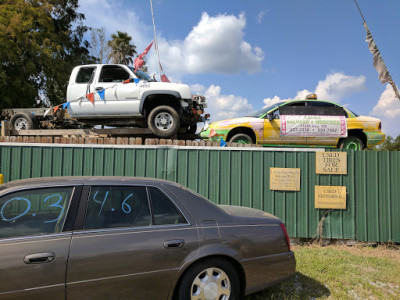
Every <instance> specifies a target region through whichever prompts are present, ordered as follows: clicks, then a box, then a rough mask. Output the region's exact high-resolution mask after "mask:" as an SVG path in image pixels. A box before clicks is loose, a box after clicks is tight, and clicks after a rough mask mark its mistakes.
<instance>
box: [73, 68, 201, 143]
mask: <svg viewBox="0 0 400 300" xmlns="http://www.w3.org/2000/svg"><path fill="white" fill-rule="evenodd" d="M90 94H92V98H90V97H88V95H90ZM67 102H68V106H67V109H68V114H69V116H70V117H71V118H74V119H77V120H78V121H80V122H83V123H87V124H92V125H107V126H139V127H148V128H149V129H150V130H151V131H152V132H153V133H154V134H155V135H156V136H158V137H162V138H167V137H172V136H174V135H175V134H176V133H177V132H178V131H181V132H182V130H183V132H188V133H194V132H195V131H196V125H197V122H200V121H202V116H201V114H203V113H204V108H205V107H206V106H207V103H206V99H205V97H203V96H199V95H192V94H191V92H190V88H189V86H188V85H186V84H178V83H169V82H157V81H156V80H155V79H153V78H151V77H150V76H149V75H147V74H145V73H143V72H141V71H136V70H135V69H134V68H132V67H129V66H126V65H118V64H93V65H81V66H77V67H75V68H74V69H73V71H72V73H71V76H70V80H69V84H68V89H67Z"/></svg>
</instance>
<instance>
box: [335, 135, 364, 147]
mask: <svg viewBox="0 0 400 300" xmlns="http://www.w3.org/2000/svg"><path fill="white" fill-rule="evenodd" d="M340 149H342V150H362V149H363V143H362V141H361V140H360V139H359V138H358V137H355V136H349V137H348V138H347V139H345V140H343V141H342V142H341V144H340Z"/></svg>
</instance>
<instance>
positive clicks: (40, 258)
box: [24, 252, 56, 264]
mask: <svg viewBox="0 0 400 300" xmlns="http://www.w3.org/2000/svg"><path fill="white" fill-rule="evenodd" d="M55 258H56V255H55V254H54V253H53V252H42V253H34V254H29V255H27V256H25V257H24V263H26V264H41V263H48V262H52V261H53V260H54V259H55Z"/></svg>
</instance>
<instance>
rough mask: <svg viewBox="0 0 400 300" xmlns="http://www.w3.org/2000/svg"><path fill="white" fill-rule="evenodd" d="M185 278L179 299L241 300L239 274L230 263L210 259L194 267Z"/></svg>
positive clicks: (181, 284)
mask: <svg viewBox="0 0 400 300" xmlns="http://www.w3.org/2000/svg"><path fill="white" fill-rule="evenodd" d="M183 276H184V277H183V278H182V281H181V283H180V285H179V288H178V292H177V297H176V298H177V299H183V300H196V299H210V300H211V299H218V300H227V299H233V300H237V299H241V288H240V280H239V275H238V272H237V270H236V269H235V268H234V267H233V266H232V264H230V263H229V262H228V261H225V260H221V259H215V258H213V259H208V260H205V261H202V262H200V263H198V264H196V265H194V266H192V267H191V268H190V269H189V270H188V271H187V272H186V273H185V274H184V275H183Z"/></svg>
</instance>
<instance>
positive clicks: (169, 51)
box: [152, 12, 264, 74]
mask: <svg viewBox="0 0 400 300" xmlns="http://www.w3.org/2000/svg"><path fill="white" fill-rule="evenodd" d="M245 26H246V18H245V16H244V15H243V14H240V15H239V16H238V17H236V16H233V15H217V16H215V17H212V16H209V15H208V14H207V13H206V12H204V13H203V14H202V16H201V19H200V21H199V23H198V24H197V25H196V26H195V27H193V29H192V31H191V32H190V33H189V34H188V35H187V36H186V38H185V39H184V40H175V41H167V40H165V39H164V38H160V39H159V49H160V55H161V57H162V63H163V66H164V70H165V69H167V70H173V72H177V73H180V74H184V73H190V74H198V73H204V72H215V73H228V74H232V73H238V72H240V71H242V70H245V71H247V72H249V73H253V72H257V71H260V70H261V62H262V60H263V59H264V52H263V51H262V49H261V48H259V47H255V46H252V45H250V44H249V43H248V42H246V41H245V40H243V37H244V28H245ZM152 63H157V62H156V61H155V62H154V61H153V62H152Z"/></svg>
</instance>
